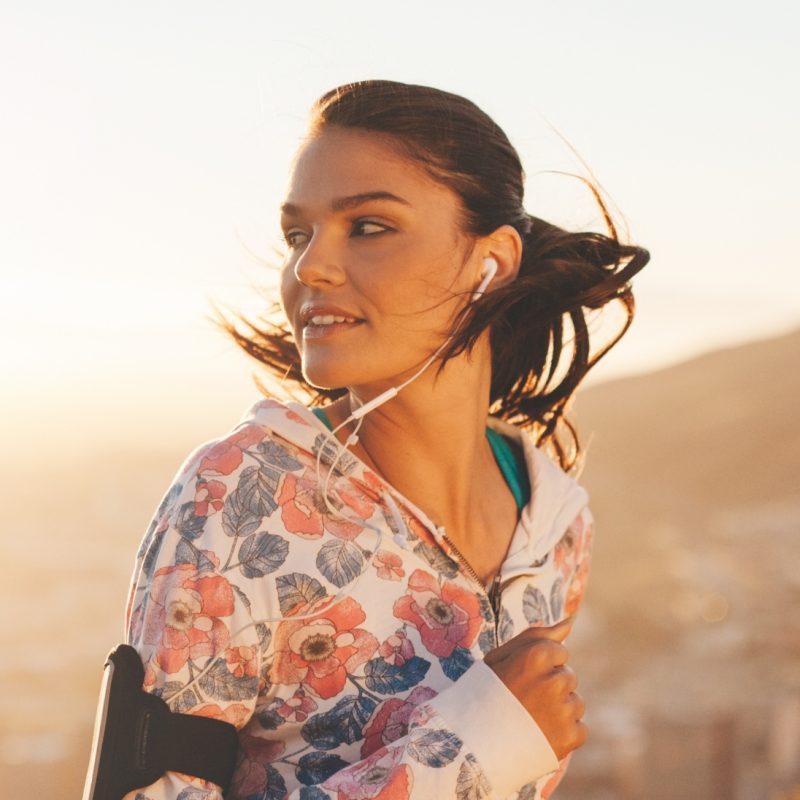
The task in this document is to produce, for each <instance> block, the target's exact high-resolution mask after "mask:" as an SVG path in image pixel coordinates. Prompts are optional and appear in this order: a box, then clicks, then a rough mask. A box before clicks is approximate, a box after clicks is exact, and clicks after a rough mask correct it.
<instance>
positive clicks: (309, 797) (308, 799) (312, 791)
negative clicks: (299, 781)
mask: <svg viewBox="0 0 800 800" xmlns="http://www.w3.org/2000/svg"><path fill="white" fill-rule="evenodd" d="M299 798H300V800H329V798H330V795H329V794H328V793H327V792H325V791H323V790H322V789H320V788H319V787H318V786H301V787H300V795H299Z"/></svg>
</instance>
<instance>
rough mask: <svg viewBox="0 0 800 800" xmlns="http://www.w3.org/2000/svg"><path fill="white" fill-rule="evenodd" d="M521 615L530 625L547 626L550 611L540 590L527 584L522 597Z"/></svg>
mask: <svg viewBox="0 0 800 800" xmlns="http://www.w3.org/2000/svg"><path fill="white" fill-rule="evenodd" d="M522 613H523V614H524V615H525V619H526V620H528V622H529V623H530V624H531V625H549V624H550V609H549V608H548V606H547V599H546V598H545V596H544V594H542V591H541V589H539V588H537V587H536V586H534V585H533V584H532V583H529V584H528V585H527V586H526V587H525V592H524V594H523V595H522Z"/></svg>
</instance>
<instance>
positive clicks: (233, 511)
mask: <svg viewBox="0 0 800 800" xmlns="http://www.w3.org/2000/svg"><path fill="white" fill-rule="evenodd" d="M261 519H262V517H261V515H260V514H256V513H254V512H253V511H251V510H250V509H249V508H247V507H246V506H245V505H244V502H243V499H242V497H241V495H239V494H238V493H237V492H234V493H233V494H231V495H230V496H229V497H228V499H227V500H226V501H225V507H224V508H223V509H222V530H223V531H225V533H226V534H227V535H228V536H249V535H250V534H251V533H254V532H255V531H256V530H257V529H258V526H259V525H260V524H261Z"/></svg>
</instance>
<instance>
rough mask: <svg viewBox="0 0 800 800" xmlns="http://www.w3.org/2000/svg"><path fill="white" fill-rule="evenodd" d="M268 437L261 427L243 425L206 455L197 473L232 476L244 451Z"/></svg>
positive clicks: (240, 461)
mask: <svg viewBox="0 0 800 800" xmlns="http://www.w3.org/2000/svg"><path fill="white" fill-rule="evenodd" d="M266 435H267V434H266V431H265V430H264V428H262V427H261V426H260V425H254V424H249V425H243V426H242V427H241V428H239V429H238V430H237V431H236V432H235V433H232V434H231V435H230V436H228V437H227V438H225V439H223V440H222V441H220V442H217V443H216V444H215V445H213V446H212V447H211V448H210V449H209V450H208V451H207V452H206V453H205V455H204V456H203V460H202V461H201V462H200V466H199V467H198V469H197V472H198V473H204V472H215V473H216V474H217V475H230V474H231V473H232V472H233V471H234V470H235V469H236V468H237V467H239V465H240V464H241V463H242V458H243V456H242V451H244V450H247V448H248V447H252V446H253V445H254V444H258V443H259V442H260V441H261V440H262V439H263V438H264V437H265V436H266Z"/></svg>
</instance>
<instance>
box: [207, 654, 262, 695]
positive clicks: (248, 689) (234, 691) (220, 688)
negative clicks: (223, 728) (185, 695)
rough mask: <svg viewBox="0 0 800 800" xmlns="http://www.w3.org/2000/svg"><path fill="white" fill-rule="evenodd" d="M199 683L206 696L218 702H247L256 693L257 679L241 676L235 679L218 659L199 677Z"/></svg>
mask: <svg viewBox="0 0 800 800" xmlns="http://www.w3.org/2000/svg"><path fill="white" fill-rule="evenodd" d="M199 683H200V688H201V689H202V690H203V692H204V693H205V694H206V695H208V696H209V697H213V698H215V699H218V700H247V699H249V698H252V697H255V695H256V693H257V692H258V678H257V677H255V676H253V677H248V676H246V675H243V676H242V677H241V678H237V677H236V676H235V675H234V674H233V673H232V672H231V671H230V670H229V669H228V665H227V664H226V663H225V661H224V660H222V659H218V660H217V661H216V662H215V664H214V666H213V667H211V669H210V670H209V671H208V672H206V673H205V675H201V676H200V678H199Z"/></svg>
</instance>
